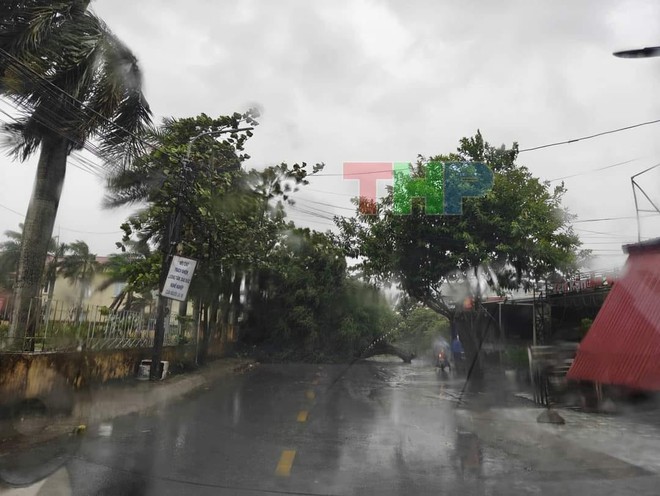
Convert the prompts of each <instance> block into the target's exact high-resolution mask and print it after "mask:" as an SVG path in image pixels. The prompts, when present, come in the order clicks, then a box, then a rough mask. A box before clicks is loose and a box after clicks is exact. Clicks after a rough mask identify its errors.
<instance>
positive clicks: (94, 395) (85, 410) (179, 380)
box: [74, 358, 256, 424]
mask: <svg viewBox="0 0 660 496" xmlns="http://www.w3.org/2000/svg"><path fill="white" fill-rule="evenodd" d="M255 365H256V362H255V361H254V360H249V359H237V358H223V359H219V360H216V361H214V362H211V363H209V364H208V365H207V366H205V367H204V368H202V369H199V370H196V371H193V372H189V373H184V374H181V375H177V376H174V377H172V378H170V379H165V380H164V381H162V382H155V383H154V382H149V381H145V382H143V383H139V384H134V385H132V386H133V387H129V388H124V387H115V386H111V387H108V388H99V389H96V390H93V391H91V394H90V396H89V398H88V399H87V401H83V402H80V403H78V404H77V405H76V409H74V417H78V418H84V419H86V420H87V423H88V424H95V423H98V422H102V421H104V420H110V419H112V418H115V417H119V416H122V415H128V414H131V413H138V412H142V411H146V410H150V409H152V408H155V407H158V406H161V405H164V404H167V403H169V402H171V401H175V400H178V399H180V398H181V397H183V396H185V395H186V394H189V393H192V392H194V391H196V390H197V389H199V388H201V387H203V386H205V385H207V384H209V383H211V382H213V381H215V380H218V379H220V378H222V377H227V376H230V375H235V374H238V373H240V371H241V370H246V369H250V368H252V367H254V366H255Z"/></svg>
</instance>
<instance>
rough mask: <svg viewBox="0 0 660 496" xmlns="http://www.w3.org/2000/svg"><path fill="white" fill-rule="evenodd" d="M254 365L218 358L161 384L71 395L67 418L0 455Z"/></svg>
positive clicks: (11, 443) (9, 444) (13, 441)
mask: <svg viewBox="0 0 660 496" xmlns="http://www.w3.org/2000/svg"><path fill="white" fill-rule="evenodd" d="M256 365H257V362H256V361H254V360H251V359H239V358H221V359H218V360H215V361H213V362H210V363H209V364H207V365H206V366H204V367H203V368H200V369H198V370H194V371H191V372H187V373H183V374H180V375H175V376H173V377H171V378H168V379H165V380H164V381H162V382H149V381H145V382H136V381H128V382H125V383H115V384H108V385H101V386H98V387H96V388H94V389H92V390H90V391H84V392H78V393H76V394H75V396H74V401H75V404H74V407H73V410H72V413H71V415H69V416H67V417H63V418H55V419H50V424H49V425H47V426H46V427H45V428H43V429H42V430H40V431H38V432H35V433H34V434H28V435H25V434H23V435H21V434H19V435H17V436H13V437H11V438H8V439H4V440H3V443H2V444H3V445H2V446H0V456H2V455H3V454H6V453H7V449H9V453H11V450H12V449H16V448H17V447H28V446H31V445H35V444H40V443H43V442H45V441H48V440H51V439H53V438H56V437H58V436H62V435H66V434H72V433H77V434H83V433H84V432H85V431H86V430H87V429H88V428H89V427H90V426H94V425H97V424H100V423H103V422H107V421H110V420H112V419H114V418H116V417H120V416H123V415H129V414H134V413H140V412H146V411H149V410H152V409H154V408H158V407H161V406H165V405H167V404H169V403H171V402H173V401H177V400H179V399H181V398H182V397H184V396H185V395H187V394H190V393H193V392H195V391H197V390H199V389H201V388H202V387H204V386H206V385H209V384H211V383H213V382H215V381H217V380H219V379H221V378H223V377H229V376H233V375H238V374H241V373H245V372H248V371H250V370H253V369H254V367H255V366H256Z"/></svg>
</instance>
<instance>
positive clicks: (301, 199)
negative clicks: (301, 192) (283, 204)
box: [294, 198, 355, 213]
mask: <svg viewBox="0 0 660 496" xmlns="http://www.w3.org/2000/svg"><path fill="white" fill-rule="evenodd" d="M294 200H295V201H297V202H298V201H301V202H304V203H314V204H316V205H325V206H326V207H332V208H338V209H340V210H349V211H351V212H355V208H349V207H340V206H339V205H333V204H332V203H325V202H319V201H314V200H308V199H306V198H294ZM310 208H311V207H310ZM326 213H329V212H326Z"/></svg>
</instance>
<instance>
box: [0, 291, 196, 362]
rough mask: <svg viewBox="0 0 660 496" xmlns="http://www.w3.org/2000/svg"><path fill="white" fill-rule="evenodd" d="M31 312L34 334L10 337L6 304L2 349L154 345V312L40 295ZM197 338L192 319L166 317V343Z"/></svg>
mask: <svg viewBox="0 0 660 496" xmlns="http://www.w3.org/2000/svg"><path fill="white" fill-rule="evenodd" d="M29 312H30V315H29V320H30V321H31V322H35V332H34V337H22V336H21V337H18V338H16V337H14V338H9V337H8V329H9V326H10V324H11V322H10V316H11V308H10V307H5V308H3V310H2V312H1V313H0V320H1V321H2V322H1V323H0V326H2V327H0V349H3V350H5V351H6V350H31V351H37V352H39V351H43V352H46V351H73V350H79V351H80V350H83V349H88V350H109V349H124V348H148V347H151V346H152V345H153V339H154V330H155V326H156V316H155V314H154V313H150V312H135V311H126V310H123V311H118V310H110V309H108V308H107V307H102V306H97V305H82V306H75V305H70V304H67V303H65V302H61V301H55V300H54V301H50V302H48V301H44V300H43V299H41V298H37V299H34V300H33V301H32V302H31V305H30V310H29ZM21 334H23V333H21ZM194 339H195V336H194V335H193V330H192V326H191V325H189V322H187V321H186V319H179V318H178V317H177V316H176V315H172V314H171V313H170V314H169V316H168V318H166V321H165V342H164V344H165V345H177V344H182V343H189V342H193V341H194Z"/></svg>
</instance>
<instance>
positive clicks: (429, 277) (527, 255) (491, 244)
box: [338, 133, 580, 319]
mask: <svg viewBox="0 0 660 496" xmlns="http://www.w3.org/2000/svg"><path fill="white" fill-rule="evenodd" d="M517 154H518V147H517V145H516V144H514V145H513V147H512V148H511V149H505V148H504V147H501V148H495V147H492V146H490V145H489V144H488V143H486V142H485V141H484V140H483V138H482V136H481V134H480V133H477V135H476V136H475V137H473V138H464V139H462V140H461V144H460V147H459V148H458V151H457V153H454V154H449V155H439V156H435V157H431V158H430V159H428V160H427V159H426V158H425V157H422V156H420V157H418V160H417V164H416V165H415V166H411V172H412V174H413V176H414V175H421V174H422V173H423V168H422V166H423V165H424V164H426V163H427V162H448V161H475V162H486V163H487V164H488V165H489V166H490V167H491V168H492V170H493V172H494V176H495V177H494V184H493V188H492V190H490V191H489V192H488V193H486V194H485V195H484V196H481V197H473V198H465V199H463V213H462V215H427V213H426V212H425V210H424V206H423V202H414V203H413V205H412V209H411V214H410V215H397V214H396V211H395V208H394V205H393V203H394V198H393V195H394V191H393V190H392V189H390V193H389V195H388V196H387V197H386V198H384V199H383V200H381V201H379V202H378V203H377V204H376V205H374V207H375V212H376V215H368V214H366V213H364V212H360V211H359V210H358V215H357V216H356V217H355V218H343V219H341V220H340V221H338V225H339V228H340V232H341V233H340V236H339V241H340V242H341V243H342V245H343V247H344V249H345V252H346V254H347V255H349V256H352V257H361V262H360V264H359V265H358V270H360V271H361V273H362V274H363V275H364V277H366V278H368V279H369V280H373V281H376V282H391V281H394V282H397V283H398V284H399V285H400V287H401V288H402V289H403V290H404V291H405V292H406V293H407V294H408V295H409V296H411V297H412V298H414V299H415V300H417V301H419V302H421V303H423V304H424V305H426V306H427V307H429V308H431V309H433V310H434V311H436V312H438V313H440V314H442V315H444V316H445V317H447V318H449V319H453V317H454V312H455V310H456V306H455V305H456V301H459V302H460V301H462V297H465V296H468V295H471V296H480V294H475V292H477V291H476V290H475V288H473V287H470V281H473V280H474V279H475V278H476V277H477V275H479V277H483V278H484V279H485V280H486V282H487V283H488V284H489V285H490V286H491V287H492V288H495V289H498V290H500V291H505V290H507V289H513V288H517V287H524V286H526V285H529V284H533V283H534V282H535V281H538V280H539V279H540V278H543V277H546V276H548V275H549V274H550V273H552V272H553V271H560V272H564V273H567V272H570V271H571V270H574V269H575V268H576V265H577V263H578V259H579V253H578V247H579V245H580V242H579V239H578V237H577V235H575V234H574V232H573V229H572V228H571V226H570V224H569V221H570V219H571V216H570V215H569V214H568V213H567V212H566V210H565V209H564V208H563V207H562V205H561V199H562V196H563V194H564V192H565V190H564V187H563V185H561V186H557V187H556V188H554V189H550V187H549V185H548V184H546V183H542V182H541V181H540V180H539V179H537V178H535V177H534V176H533V175H532V174H531V173H530V172H529V170H528V169H526V168H525V167H523V166H520V165H517V164H516V163H515V161H516V159H517ZM358 203H359V202H358V201H356V204H358ZM450 287H451V288H452V289H454V290H456V291H458V293H457V294H454V295H451V294H449V293H448V288H450Z"/></svg>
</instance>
